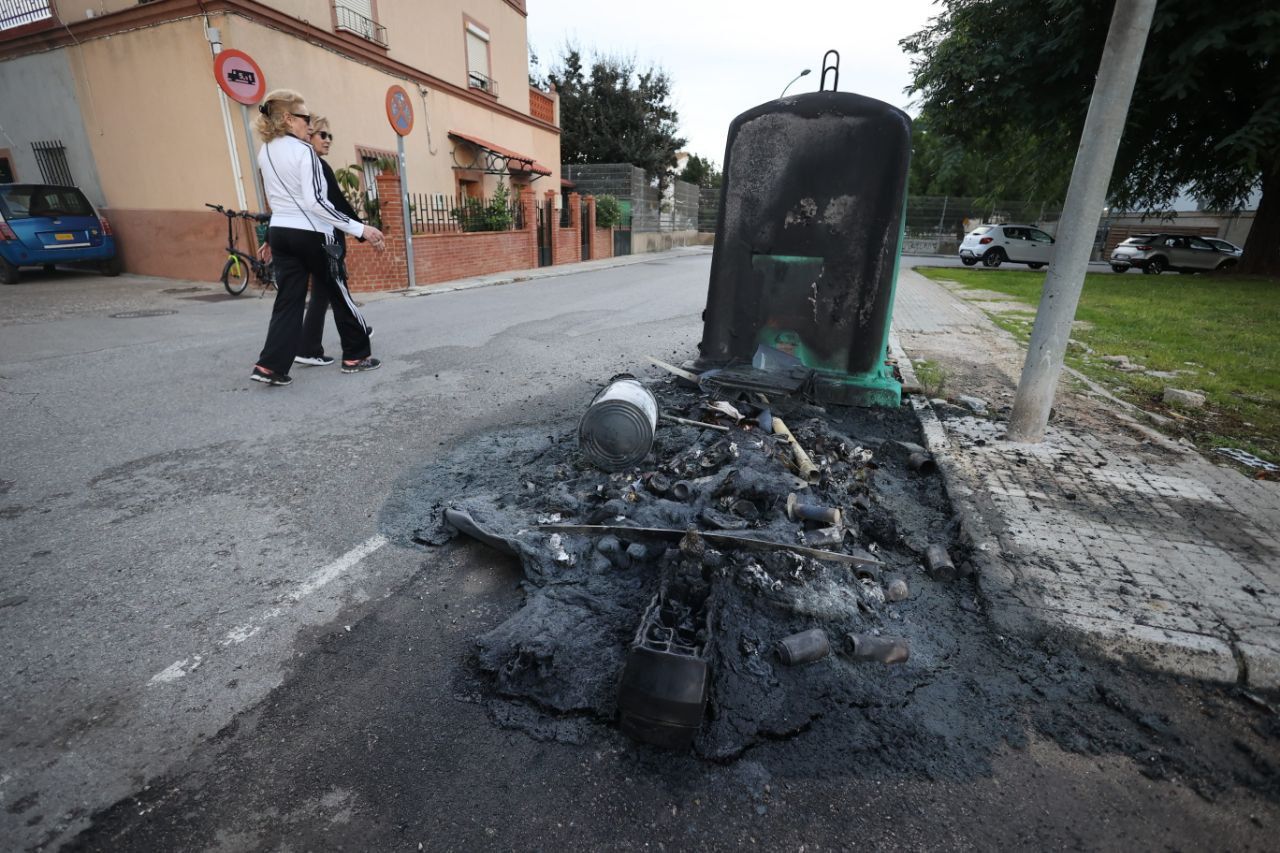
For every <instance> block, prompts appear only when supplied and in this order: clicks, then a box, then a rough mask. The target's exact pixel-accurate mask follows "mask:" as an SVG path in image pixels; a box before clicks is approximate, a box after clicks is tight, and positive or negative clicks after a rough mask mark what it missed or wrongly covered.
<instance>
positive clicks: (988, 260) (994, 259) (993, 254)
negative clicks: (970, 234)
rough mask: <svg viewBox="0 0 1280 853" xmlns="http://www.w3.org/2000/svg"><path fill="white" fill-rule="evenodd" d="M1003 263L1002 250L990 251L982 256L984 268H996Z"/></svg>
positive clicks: (1003, 255)
mask: <svg viewBox="0 0 1280 853" xmlns="http://www.w3.org/2000/svg"><path fill="white" fill-rule="evenodd" d="M1004 262H1005V254H1004V249H992V250H991V251H990V252H987V253H986V254H985V255H983V256H982V265H983V266H984V267H993V268H994V267H998V266H1000V265H1001V264H1003V263H1004Z"/></svg>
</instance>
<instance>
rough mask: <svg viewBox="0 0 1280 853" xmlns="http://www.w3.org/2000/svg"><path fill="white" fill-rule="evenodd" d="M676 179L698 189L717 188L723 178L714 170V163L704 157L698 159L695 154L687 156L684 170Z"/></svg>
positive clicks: (718, 171) (717, 170)
mask: <svg viewBox="0 0 1280 853" xmlns="http://www.w3.org/2000/svg"><path fill="white" fill-rule="evenodd" d="M677 177H678V178H679V179H680V180H682V181H685V182H686V183H690V184H695V185H697V186H700V187H718V186H720V182H721V180H723V178H724V176H723V175H721V174H720V170H719V169H717V168H716V164H715V163H713V162H711V161H710V160H708V159H707V158H705V157H699V156H698V155H697V154H691V155H689V159H688V160H686V161H685V164H684V169H683V170H682V171H681V172H680V174H679V175H677Z"/></svg>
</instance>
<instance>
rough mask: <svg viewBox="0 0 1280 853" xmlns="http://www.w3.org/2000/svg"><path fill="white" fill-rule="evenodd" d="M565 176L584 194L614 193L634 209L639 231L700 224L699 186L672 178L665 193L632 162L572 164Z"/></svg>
mask: <svg viewBox="0 0 1280 853" xmlns="http://www.w3.org/2000/svg"><path fill="white" fill-rule="evenodd" d="M564 177H565V178H566V179H568V180H570V181H572V182H573V183H574V190H575V191H576V192H578V193H581V194H582V195H584V196H585V195H594V196H596V197H597V198H598V197H600V196H602V195H611V196H613V197H614V198H616V199H618V201H620V202H622V204H623V207H624V208H627V209H629V210H630V212H631V227H632V228H633V229H634V230H635V231H637V232H640V231H651V232H652V231H663V232H669V231H692V230H694V229H696V228H697V227H698V215H699V214H698V207H699V201H698V188H697V187H696V186H695V185H693V184H689V183H685V182H684V181H672V183H671V185H670V186H669V187H668V188H667V192H666V194H665V195H664V194H663V192H662V191H661V190H659V188H658V187H657V185H656V184H655V183H654V182H653V181H651V180H650V179H649V178H648V177H647V176H646V175H645V172H644V169H641V168H639V167H637V166H632V165H631V164H630V163H591V164H586V165H583V164H574V163H569V164H566V165H565V167H564Z"/></svg>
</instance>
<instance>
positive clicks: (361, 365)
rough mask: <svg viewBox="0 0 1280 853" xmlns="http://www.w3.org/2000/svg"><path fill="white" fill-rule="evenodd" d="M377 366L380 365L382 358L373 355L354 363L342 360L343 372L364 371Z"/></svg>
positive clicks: (375, 368) (374, 368)
mask: <svg viewBox="0 0 1280 853" xmlns="http://www.w3.org/2000/svg"><path fill="white" fill-rule="evenodd" d="M379 367H382V360H381V359H377V358H374V357H373V356H369V357H368V358H362V359H360V360H359V361H357V362H355V363H354V364H349V363H347V362H345V361H344V362H342V372H343V373H364V372H366V371H369V370H377V369H378V368H379Z"/></svg>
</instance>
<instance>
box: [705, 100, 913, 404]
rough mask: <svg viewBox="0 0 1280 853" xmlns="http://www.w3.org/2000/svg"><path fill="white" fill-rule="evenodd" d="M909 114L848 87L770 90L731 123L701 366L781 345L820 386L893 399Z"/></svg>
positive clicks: (837, 398) (821, 390)
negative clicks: (776, 96) (892, 340)
mask: <svg viewBox="0 0 1280 853" xmlns="http://www.w3.org/2000/svg"><path fill="white" fill-rule="evenodd" d="M910 158H911V119H910V118H909V117H908V116H907V114H906V113H904V112H902V111H901V110H899V109H897V108H895V107H893V106H890V105H889V104H886V103H883V102H882V101H877V100H874V99H872V98H866V97H862V96H860V95H855V94H852V93H849V92H836V91H823V92H814V93H810V94H804V95H797V96H795V97H791V98H785V99H782V100H776V101H770V102H769V103H767V104H762V105H761V106H758V107H756V108H754V109H752V110H748V111H747V112H745V113H743V114H742V115H740V116H738V117H737V118H736V119H734V121H733V123H732V124H731V125H730V126H729V142H728V147H727V149H726V152H725V165H724V185H723V188H722V190H721V195H720V213H719V217H718V220H717V223H716V240H715V253H714V255H713V258H712V261H711V283H710V288H709V291H708V294H707V307H706V311H705V312H704V313H703V324H704V325H703V333H702V342H701V344H700V345H699V349H700V352H701V357H700V359H699V364H700V366H702V367H704V368H709V367H716V366H729V365H748V364H749V363H750V362H752V359H753V357H754V358H755V359H756V368H757V369H759V368H761V367H762V364H761V361H762V360H761V358H760V357H759V356H758V355H757V353H758V351H760V350H761V348H762V347H764V348H773V349H775V350H782V351H783V352H785V353H789V354H790V355H792V356H794V357H795V358H797V359H799V361H800V362H801V364H802V365H803V366H804V368H806V369H808V370H809V371H811V374H810V378H811V382H810V387H811V390H812V393H813V394H814V396H816V397H817V398H818V399H820V400H824V401H831V402H838V403H848V404H854V405H879V406H894V405H898V404H899V403H900V402H901V395H902V386H901V385H900V384H899V383H898V382H897V381H896V380H895V379H894V378H893V375H892V373H891V371H890V370H889V368H888V366H887V365H886V364H885V355H886V352H885V349H886V346H887V343H888V337H889V323H890V319H891V315H892V309H893V292H894V284H895V281H896V279H897V271H898V253H899V248H900V246H901V242H902V224H903V212H904V207H905V201H906V198H905V196H906V186H907V167H908V164H909V162H910Z"/></svg>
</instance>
